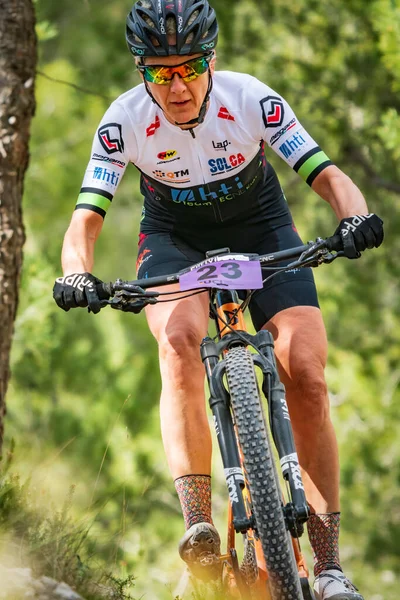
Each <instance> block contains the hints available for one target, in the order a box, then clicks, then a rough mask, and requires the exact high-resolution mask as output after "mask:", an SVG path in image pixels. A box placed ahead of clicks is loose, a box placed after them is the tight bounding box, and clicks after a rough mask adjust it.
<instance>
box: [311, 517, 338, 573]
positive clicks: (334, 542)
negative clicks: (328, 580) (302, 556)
mask: <svg viewBox="0 0 400 600" xmlns="http://www.w3.org/2000/svg"><path fill="white" fill-rule="evenodd" d="M339 526H340V513H339V512H335V513H328V514H326V515H311V517H310V518H309V520H308V521H307V530H308V538H309V540H310V544H311V548H312V551H313V554H314V575H315V577H316V576H317V575H319V574H320V573H321V571H325V570H326V569H338V570H339V571H341V570H342V568H341V566H340V560H339Z"/></svg>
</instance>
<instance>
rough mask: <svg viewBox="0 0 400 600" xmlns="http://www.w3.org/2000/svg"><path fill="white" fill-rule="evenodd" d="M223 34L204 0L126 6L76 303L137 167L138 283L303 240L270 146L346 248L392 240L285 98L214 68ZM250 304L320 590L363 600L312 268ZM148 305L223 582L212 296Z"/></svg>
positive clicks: (203, 531)
mask: <svg viewBox="0 0 400 600" xmlns="http://www.w3.org/2000/svg"><path fill="white" fill-rule="evenodd" d="M217 37H218V25H217V20H216V15H215V12H214V10H213V9H212V8H211V7H210V5H209V4H208V1H207V0H138V1H137V2H136V3H135V4H134V6H133V8H132V10H131V11H130V13H129V15H128V18H127V25H126V39H127V43H128V47H129V49H130V52H131V53H132V55H133V56H134V57H135V62H136V66H137V68H138V69H139V72H140V74H141V76H142V80H143V83H141V84H140V85H138V86H136V87H134V88H133V89H131V90H129V91H128V92H126V93H124V94H123V95H122V96H120V97H119V98H118V99H117V100H115V102H113V103H112V104H111V106H110V108H109V109H108V110H107V112H106V113H105V115H104V118H103V119H102V121H101V123H100V125H99V128H98V130H97V132H96V134H95V138H94V142H93V147H92V153H91V158H90V161H89V165H88V167H87V170H86V173H85V176H84V180H83V185H82V189H81V192H80V195H79V198H78V202H77V205H76V210H75V212H74V214H73V217H72V220H71V223H70V226H69V228H68V231H67V233H66V235H65V239H64V245H63V251H62V265H63V271H64V276H63V277H60V278H58V279H57V281H56V283H55V286H54V297H55V300H56V302H57V304H58V305H59V306H60V307H61V308H63V309H64V310H69V309H70V308H73V307H76V306H86V305H88V306H89V307H90V309H91V310H92V311H93V312H94V313H97V312H98V311H99V308H100V306H99V299H98V297H97V293H96V288H95V284H96V283H97V282H99V281H100V280H99V279H97V277H95V276H94V275H93V274H92V270H93V261H94V259H93V255H94V245H95V241H96V239H97V237H98V235H99V234H100V230H101V228H102V224H103V219H104V217H105V214H106V212H107V209H108V208H109V206H110V205H111V201H112V199H113V197H114V195H115V192H116V190H117V188H118V185H119V183H120V181H121V179H122V176H123V173H124V171H125V168H126V166H127V164H128V163H130V162H131V163H133V164H134V165H135V166H136V167H137V168H138V169H139V171H140V173H141V192H142V194H143V196H144V209H143V215H142V220H141V224H140V235H139V249H138V259H137V275H138V277H140V278H142V277H152V276H156V275H164V274H167V273H170V272H175V271H178V270H179V269H182V268H184V267H187V266H189V265H191V264H193V263H195V262H198V261H200V260H202V259H203V258H204V253H205V251H206V250H209V249H213V248H218V247H229V248H230V249H231V250H232V251H240V252H257V253H259V254H264V253H268V252H272V251H274V250H275V251H276V250H281V249H283V248H288V247H292V246H296V245H299V244H300V243H301V241H300V238H299V236H298V234H297V232H296V229H295V227H294V225H293V222H292V217H291V214H290V211H289V208H288V206H287V203H286V199H285V196H284V193H283V191H282V188H281V186H280V184H279V181H278V179H277V176H276V174H275V172H274V170H273V168H272V166H271V164H270V163H269V162H268V160H267V158H266V154H265V145H267V146H269V147H270V148H272V150H274V151H275V152H276V153H277V154H278V155H279V156H280V157H281V158H282V159H283V160H285V161H286V163H287V164H288V165H289V166H290V167H292V168H293V169H294V170H295V171H296V172H298V173H299V175H300V176H301V177H302V178H303V179H304V180H305V181H306V182H307V183H308V184H309V185H310V186H311V187H312V189H313V190H314V191H315V192H316V193H317V194H319V196H321V197H322V198H323V199H324V200H326V201H327V202H329V204H330V205H331V206H332V208H333V210H334V212H335V214H336V216H337V218H338V221H339V225H338V228H337V232H338V233H340V235H341V236H342V239H343V242H344V249H345V253H346V256H348V257H349V258H356V257H358V256H359V255H360V252H361V251H363V250H365V249H366V248H373V247H377V246H379V245H380V244H381V243H382V240H383V224H382V221H381V219H380V218H379V217H378V216H376V215H374V214H369V213H368V209H367V205H366V202H365V200H364V198H363V196H362V194H361V192H360V191H359V189H358V188H357V187H356V186H355V185H354V183H353V182H352V181H351V180H350V179H349V178H348V177H347V176H346V175H345V174H344V173H343V172H341V171H340V170H339V169H338V168H337V167H336V166H334V165H333V164H332V163H331V161H330V160H329V158H328V157H327V156H326V154H324V152H323V151H322V150H321V149H320V148H319V146H318V145H317V143H316V142H315V141H314V140H313V139H312V138H311V136H310V135H309V134H308V132H307V131H306V130H305V129H304V127H302V125H301V124H300V122H299V121H298V119H297V117H296V116H295V114H294V112H293V111H292V109H291V107H290V106H289V105H288V104H287V102H286V101H285V100H284V99H283V98H282V97H281V96H280V95H279V94H278V93H277V92H275V91H274V90H272V89H271V88H269V87H268V86H267V85H265V84H264V83H261V82H260V81H258V80H257V79H255V78H254V77H251V76H249V75H246V74H242V73H233V72H214V71H215V48H216V45H217ZM171 289H172V290H174V289H177V288H174V287H172V286H171ZM164 291H165V290H164ZM250 309H251V316H252V320H253V323H254V326H255V328H256V329H257V330H259V329H260V328H262V327H266V328H267V329H269V330H270V331H271V332H272V333H273V336H274V338H275V344H276V355H277V359H278V362H279V368H280V374H281V377H282V381H283V383H284V384H285V386H286V390H287V398H288V403H289V407H290V413H291V417H292V421H293V428H294V434H295V441H296V445H297V449H298V454H299V459H300V463H301V465H302V469H303V477H304V483H305V487H306V492H307V498H308V501H309V503H310V505H311V507H312V512H313V514H312V516H311V518H310V520H309V521H308V534H309V539H310V543H311V546H312V549H313V553H314V561H315V564H314V572H315V584H314V588H315V591H316V594H317V597H318V599H319V600H334V599H336V600H338V599H340V600H363V599H362V596H361V595H360V594H359V593H358V592H357V590H356V588H355V587H354V586H353V584H352V583H351V582H350V581H349V580H348V578H347V577H346V576H345V575H344V574H343V572H342V569H341V564H340V560H339V549H338V537H339V522H340V508H339V466H338V465H339V461H338V451H337V444H336V438H335V434H334V431H333V426H332V423H331V420H330V417H329V402H328V395H327V387H326V383H325V378H324V367H325V363H326V354H327V341H326V335H325V329H324V324H323V321H322V317H321V314H320V311H319V305H318V299H317V293H316V290H315V286H314V281H313V277H312V274H311V271H310V270H304V269H302V270H300V271H298V270H294V271H291V272H289V273H285V274H280V275H279V276H278V277H276V278H275V279H274V280H273V283H270V284H269V285H267V286H266V287H265V288H264V289H263V290H259V291H257V292H256V293H255V294H254V298H253V300H252V303H251V306H250ZM146 316H147V320H148V324H149V327H150V330H151V332H152V333H153V335H154V336H155V338H156V340H157V342H158V346H159V359H160V370H161V377H162V393H161V408H160V411H161V426H162V436H163V442H164V447H165V451H166V454H167V459H168V463H169V467H170V470H171V474H172V476H173V478H174V480H175V486H176V489H177V493H178V496H179V499H180V502H181V506H182V512H183V516H184V520H185V526H186V533H185V535H184V536H183V538H182V540H181V542H180V546H179V551H180V555H181V556H182V558H183V559H184V560H185V561H186V562H187V563H188V565H189V567H190V569H191V570H192V572H193V573H194V575H195V576H197V577H200V578H206V577H215V576H217V574H218V568H217V565H218V562H219V561H218V556H219V553H220V539H219V535H218V532H217V531H216V529H215V527H214V525H213V522H212V518H211V480H210V468H211V467H210V462H211V437H210V432H209V427H208V421H207V416H206V410H205V399H204V370H203V365H202V363H201V360H200V354H199V344H200V341H201V340H202V338H203V337H204V336H205V335H206V332H207V324H208V299H207V295H206V294H201V295H196V296H192V297H190V298H186V299H181V300H179V301H177V302H174V303H166V304H158V305H157V306H149V307H147V308H146ZM305 353H306V355H307V360H306V361H305V360H304V355H305ZM189 365H190V367H189ZM188 367H189V368H188Z"/></svg>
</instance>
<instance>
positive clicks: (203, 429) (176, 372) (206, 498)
mask: <svg viewBox="0 0 400 600" xmlns="http://www.w3.org/2000/svg"><path fill="white" fill-rule="evenodd" d="M174 289H178V288H177V286H170V287H168V288H163V290H162V291H172V290H174ZM208 313H209V305H208V294H206V293H205V294H201V295H197V296H191V297H190V298H187V299H184V300H177V301H176V302H170V303H165V304H157V305H156V306H149V307H147V308H146V316H147V321H148V323H149V326H150V330H151V332H152V333H153V335H154V337H155V338H156V340H157V342H158V347H159V360H160V371H161V379H162V393H161V403H160V416H161V431H162V437H163V443H164V448H165V452H166V455H167V460H168V464H169V468H170V471H171V474H172V476H173V478H174V480H177V479H178V481H175V484H176V489H177V491H178V494H179V498H180V501H181V505H182V512H183V515H184V518H185V523H186V527H187V528H188V529H187V531H186V533H185V535H184V536H183V538H182V539H181V541H180V544H179V554H180V555H181V557H182V559H183V560H185V561H186V563H187V564H188V566H189V567H190V570H191V572H192V573H193V574H194V575H195V576H196V577H198V578H200V579H205V580H208V579H215V578H217V577H219V575H220V560H219V555H220V538H219V535H218V532H217V530H216V529H215V527H214V526H213V525H212V524H211V523H210V521H211V481H210V479H209V478H208V477H205V476H207V475H210V472H211V434H210V429H209V425H208V420H207V414H206V408H205V396H204V378H205V371H204V366H203V364H202V362H201V358H200V342H201V340H202V339H203V338H204V337H205V335H206V333H207V326H208V319H209V316H208Z"/></svg>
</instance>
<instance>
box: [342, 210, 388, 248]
mask: <svg viewBox="0 0 400 600" xmlns="http://www.w3.org/2000/svg"><path fill="white" fill-rule="evenodd" d="M337 234H339V235H340V237H341V238H342V242H343V250H344V253H345V256H347V258H359V257H360V256H361V254H360V253H361V252H362V251H363V250H365V249H366V248H377V247H378V246H380V245H381V244H382V242H383V221H382V219H380V218H379V217H378V216H377V215H375V214H374V213H371V214H369V215H355V216H354V217H347V218H346V219H342V220H341V221H340V223H339V226H338V228H337V229H336V231H335V235H337Z"/></svg>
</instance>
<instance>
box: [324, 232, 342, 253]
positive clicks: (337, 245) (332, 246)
mask: <svg viewBox="0 0 400 600" xmlns="http://www.w3.org/2000/svg"><path fill="white" fill-rule="evenodd" d="M326 247H327V248H328V250H334V251H335V252H340V251H341V250H343V240H342V237H341V236H340V235H332V236H331V237H329V238H326Z"/></svg>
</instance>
